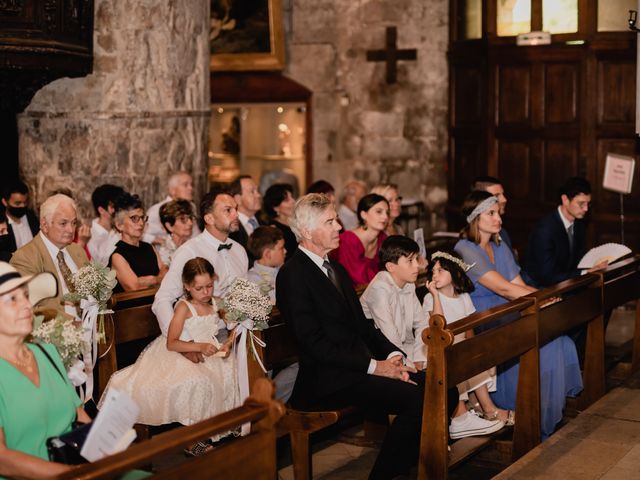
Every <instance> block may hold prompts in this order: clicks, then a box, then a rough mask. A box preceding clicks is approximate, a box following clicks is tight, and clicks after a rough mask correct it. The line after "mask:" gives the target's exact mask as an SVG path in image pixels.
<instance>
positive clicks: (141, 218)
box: [129, 215, 149, 223]
mask: <svg viewBox="0 0 640 480" xmlns="http://www.w3.org/2000/svg"><path fill="white" fill-rule="evenodd" d="M129 220H131V221H132V222H133V223H140V221H142V223H147V220H149V217H148V216H147V215H131V216H130V217H129Z"/></svg>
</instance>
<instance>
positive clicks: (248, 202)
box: [234, 178, 262, 216]
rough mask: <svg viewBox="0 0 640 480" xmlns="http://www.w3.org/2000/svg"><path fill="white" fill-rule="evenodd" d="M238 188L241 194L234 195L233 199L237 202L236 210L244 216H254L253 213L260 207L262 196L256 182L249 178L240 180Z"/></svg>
mask: <svg viewBox="0 0 640 480" xmlns="http://www.w3.org/2000/svg"><path fill="white" fill-rule="evenodd" d="M240 187H241V189H242V193H241V194H240V195H236V196H235V197H234V198H235V200H236V202H238V210H240V211H241V212H242V213H244V214H245V215H249V216H252V215H255V213H256V212H257V211H258V210H260V208H261V207H262V195H261V194H260V190H258V186H257V185H256V182H254V181H253V180H252V179H251V178H243V179H241V180H240Z"/></svg>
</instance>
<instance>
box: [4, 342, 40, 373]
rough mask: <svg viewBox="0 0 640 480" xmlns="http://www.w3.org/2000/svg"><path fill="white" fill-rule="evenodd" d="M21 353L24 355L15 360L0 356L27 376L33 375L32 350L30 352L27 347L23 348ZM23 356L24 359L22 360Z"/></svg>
mask: <svg viewBox="0 0 640 480" xmlns="http://www.w3.org/2000/svg"><path fill="white" fill-rule="evenodd" d="M20 352H22V355H21V354H20V353H18V355H16V358H15V359H12V358H8V357H6V356H4V355H0V357H2V358H4V359H5V360H6V361H7V362H9V363H10V364H11V365H13V366H14V367H16V368H17V369H18V370H21V371H23V372H25V373H27V374H31V373H33V371H34V362H33V359H34V358H33V353H31V350H29V349H28V348H27V347H25V346H23V348H22V349H20ZM21 356H22V358H20V357H21Z"/></svg>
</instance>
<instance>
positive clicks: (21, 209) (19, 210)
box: [7, 205, 27, 218]
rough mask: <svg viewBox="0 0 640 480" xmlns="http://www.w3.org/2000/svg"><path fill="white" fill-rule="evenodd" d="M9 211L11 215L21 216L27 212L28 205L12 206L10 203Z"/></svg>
mask: <svg viewBox="0 0 640 480" xmlns="http://www.w3.org/2000/svg"><path fill="white" fill-rule="evenodd" d="M7 211H8V212H9V214H10V215H11V216H13V217H16V218H20V217H22V216H23V215H25V214H26V213H27V207H12V206H11V205H9V206H8V207H7Z"/></svg>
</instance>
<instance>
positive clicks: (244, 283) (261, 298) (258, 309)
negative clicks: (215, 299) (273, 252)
mask: <svg viewBox="0 0 640 480" xmlns="http://www.w3.org/2000/svg"><path fill="white" fill-rule="evenodd" d="M219 303H220V308H222V310H224V312H225V320H226V321H227V322H228V323H243V322H245V321H246V320H250V321H252V322H253V328H251V330H264V329H266V328H269V323H268V322H269V314H270V313H271V309H272V308H273V305H271V300H270V299H269V297H268V296H266V295H265V294H264V293H262V290H261V288H260V287H259V286H258V285H256V284H255V283H252V282H250V281H249V280H247V279H245V278H237V279H236V280H235V281H234V282H233V284H232V285H231V288H230V289H229V292H228V293H227V295H226V296H225V297H224V298H223V299H222V300H221V301H220V302H219Z"/></svg>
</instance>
